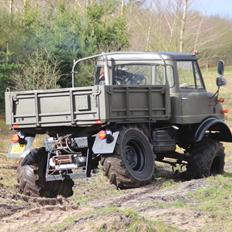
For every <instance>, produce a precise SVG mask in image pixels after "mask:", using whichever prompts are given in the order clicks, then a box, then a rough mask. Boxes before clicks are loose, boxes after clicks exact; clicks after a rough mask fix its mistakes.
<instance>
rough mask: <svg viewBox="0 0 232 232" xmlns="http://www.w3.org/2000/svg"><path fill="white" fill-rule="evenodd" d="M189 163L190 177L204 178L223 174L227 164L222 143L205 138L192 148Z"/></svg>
mask: <svg viewBox="0 0 232 232" xmlns="http://www.w3.org/2000/svg"><path fill="white" fill-rule="evenodd" d="M190 153H191V158H190V160H189V162H188V165H187V177H188V178H194V179H198V178H202V177H208V176H210V175H217V174H222V173H223V171H224V164H225V153H224V147H223V145H222V144H221V143H219V142H218V141H215V140H211V139H205V140H203V141H202V142H200V143H197V144H195V145H194V146H193V147H192V148H191V151H190Z"/></svg>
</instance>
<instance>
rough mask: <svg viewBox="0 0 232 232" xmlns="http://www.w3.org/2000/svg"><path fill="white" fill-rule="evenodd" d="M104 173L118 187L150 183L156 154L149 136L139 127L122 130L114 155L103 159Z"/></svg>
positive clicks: (131, 186)
mask: <svg viewBox="0 0 232 232" xmlns="http://www.w3.org/2000/svg"><path fill="white" fill-rule="evenodd" d="M102 165H103V170H104V174H105V175H106V176H107V177H108V178H109V181H110V183H111V184H115V185H116V186H117V187H118V188H121V189H123V188H133V187H139V186H142V185H145V184H148V183H149V182H150V181H151V180H152V177H153V174H154V154H153V150H152V147H151V144H150V142H149V140H148V138H147V136H146V135H145V134H144V133H143V132H142V131H141V130H139V129H138V128H123V129H122V130H121V131H120V134H119V137H118V140H117V144H116V147H115V152H114V155H113V156H111V157H104V158H103V159H102Z"/></svg>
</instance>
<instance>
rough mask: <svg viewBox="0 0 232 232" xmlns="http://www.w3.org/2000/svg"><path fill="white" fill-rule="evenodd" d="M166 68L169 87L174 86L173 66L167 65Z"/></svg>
mask: <svg viewBox="0 0 232 232" xmlns="http://www.w3.org/2000/svg"><path fill="white" fill-rule="evenodd" d="M166 70H167V79H168V84H169V87H173V86H174V85H175V82H174V73H173V67H172V66H171V65H167V66H166Z"/></svg>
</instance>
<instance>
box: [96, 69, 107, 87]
mask: <svg viewBox="0 0 232 232" xmlns="http://www.w3.org/2000/svg"><path fill="white" fill-rule="evenodd" d="M95 84H96V85H104V84H105V73H104V67H103V66H97V67H96V71H95Z"/></svg>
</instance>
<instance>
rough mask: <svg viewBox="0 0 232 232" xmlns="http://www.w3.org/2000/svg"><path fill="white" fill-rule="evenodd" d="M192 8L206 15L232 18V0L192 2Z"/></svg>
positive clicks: (194, 0) (196, 0)
mask: <svg viewBox="0 0 232 232" xmlns="http://www.w3.org/2000/svg"><path fill="white" fill-rule="evenodd" d="M192 8H193V9H196V10H199V11H201V12H202V13H203V14H206V15H220V16H223V17H229V18H232V0H192Z"/></svg>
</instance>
